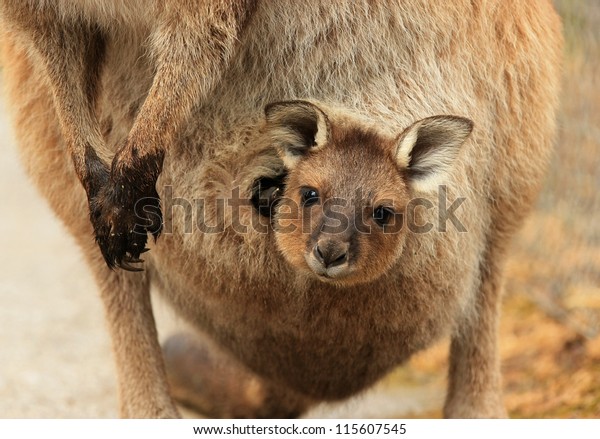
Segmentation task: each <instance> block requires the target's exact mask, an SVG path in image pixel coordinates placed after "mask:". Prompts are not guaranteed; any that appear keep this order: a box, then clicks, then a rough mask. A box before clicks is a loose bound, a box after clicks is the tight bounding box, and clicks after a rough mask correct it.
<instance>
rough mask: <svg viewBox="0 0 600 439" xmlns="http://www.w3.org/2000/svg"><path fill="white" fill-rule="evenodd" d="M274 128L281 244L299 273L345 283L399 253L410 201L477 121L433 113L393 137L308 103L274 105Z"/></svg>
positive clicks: (445, 166) (371, 273) (446, 164)
mask: <svg viewBox="0 0 600 439" xmlns="http://www.w3.org/2000/svg"><path fill="white" fill-rule="evenodd" d="M266 115H267V128H266V131H267V134H268V136H269V139H270V141H271V143H272V144H273V145H274V146H275V147H276V148H277V150H278V152H279V155H280V156H281V158H282V160H283V161H284V164H285V166H286V168H287V170H288V178H287V180H286V184H285V190H284V193H283V197H282V198H281V200H280V202H279V203H278V205H277V208H276V214H275V232H276V240H277V245H278V247H279V250H280V251H281V253H282V254H283V256H284V257H285V258H286V260H287V261H288V262H289V263H290V264H291V265H292V266H294V267H295V268H296V269H298V270H299V271H301V272H305V273H308V274H309V275H311V276H316V277H317V278H318V279H320V280H322V281H324V282H331V283H334V284H337V285H340V286H347V285H352V284H357V283H363V282H370V281H373V280H375V279H377V278H379V277H380V276H382V275H383V274H385V273H386V272H387V271H388V270H389V269H390V268H391V267H392V266H393V265H394V263H396V261H397V260H398V258H399V256H400V255H401V253H402V248H403V243H404V240H405V237H406V233H407V232H406V227H403V220H404V218H406V212H405V210H406V206H407V204H408V202H409V201H410V197H411V194H412V193H414V192H415V191H417V192H418V191H426V190H429V189H431V188H432V187H434V184H435V183H436V181H438V180H439V179H440V178H441V175H443V173H445V172H448V171H449V169H450V168H451V166H452V163H453V161H454V158H455V157H456V156H457V155H458V151H459V148H460V146H461V145H462V143H463V142H464V141H465V139H466V138H467V137H468V135H469V134H470V132H471V129H472V123H471V122H470V121H469V120H468V119H463V118H458V117H454V116H436V117H431V118H427V119H423V120H421V121H418V122H416V123H415V124H413V125H411V126H410V127H409V128H407V129H406V130H405V131H404V132H402V133H401V134H400V135H398V136H397V137H395V138H391V137H388V136H385V135H383V134H380V133H378V132H376V131H375V130H373V129H371V128H366V127H363V126H361V125H360V124H359V123H356V122H350V123H348V122H343V123H337V124H336V123H335V122H336V121H333V120H330V118H329V116H328V115H327V114H326V113H325V112H324V111H323V110H321V109H320V108H319V107H317V106H316V105H314V104H311V103H308V102H304V101H293V102H283V103H277V104H271V105H269V106H268V107H267V109H266Z"/></svg>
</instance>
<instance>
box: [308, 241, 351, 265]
mask: <svg viewBox="0 0 600 439" xmlns="http://www.w3.org/2000/svg"><path fill="white" fill-rule="evenodd" d="M348 247H349V244H348V243H347V242H341V241H335V240H332V239H323V240H320V241H319V242H318V243H317V245H315V248H314V250H313V253H314V255H315V258H316V259H317V260H318V261H319V262H320V263H321V264H323V266H324V267H325V268H330V267H336V266H338V265H342V264H343V263H345V262H346V261H347V260H348Z"/></svg>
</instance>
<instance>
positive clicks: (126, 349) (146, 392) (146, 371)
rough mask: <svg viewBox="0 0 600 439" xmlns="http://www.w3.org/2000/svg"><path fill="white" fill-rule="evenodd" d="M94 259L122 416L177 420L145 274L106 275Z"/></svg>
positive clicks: (121, 272)
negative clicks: (116, 377)
mask: <svg viewBox="0 0 600 439" xmlns="http://www.w3.org/2000/svg"><path fill="white" fill-rule="evenodd" d="M96 259H97V260H96V262H95V263H93V264H92V268H93V269H94V272H95V274H96V279H97V281H98V284H99V285H100V291H101V297H102V300H103V303H104V306H105V311H106V318H107V322H108V328H109V331H110V335H111V340H112V344H113V351H114V355H115V361H116V365H117V376H118V385H119V402H120V414H121V416H122V417H127V418H175V417H179V414H178V412H177V409H176V408H175V405H174V403H173V400H172V399H171V396H170V394H169V387H168V384H167V379H166V372H165V367H164V362H163V357H162V351H161V349H160V345H159V343H158V337H157V332H156V325H155V322H154V315H153V313H152V306H151V303H150V288H149V281H148V275H147V273H146V272H143V273H129V272H126V271H110V270H108V269H107V268H106V266H105V265H104V264H103V262H102V261H101V260H100V259H99V258H96Z"/></svg>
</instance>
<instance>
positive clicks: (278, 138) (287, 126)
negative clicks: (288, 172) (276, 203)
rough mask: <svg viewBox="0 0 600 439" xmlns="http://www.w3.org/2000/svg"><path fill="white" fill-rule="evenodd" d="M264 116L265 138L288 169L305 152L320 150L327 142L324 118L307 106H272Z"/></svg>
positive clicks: (294, 103)
mask: <svg viewBox="0 0 600 439" xmlns="http://www.w3.org/2000/svg"><path fill="white" fill-rule="evenodd" d="M265 116H266V118H267V125H266V130H267V135H268V136H269V138H270V141H271V143H272V145H273V146H275V147H276V148H277V151H278V153H279V156H280V157H281V159H282V160H283V164H284V165H285V167H286V168H288V169H292V168H293V167H294V166H295V165H296V164H297V162H298V161H299V160H300V158H302V156H303V155H305V154H306V153H307V152H309V151H315V150H317V149H319V148H322V147H323V146H325V145H326V144H327V142H328V140H329V135H330V129H329V120H328V119H327V115H326V114H325V113H324V112H323V110H321V109H320V108H319V107H317V106H316V105H314V104H311V103H310V102H307V101H286V102H274V103H271V104H269V105H267V106H266V108H265Z"/></svg>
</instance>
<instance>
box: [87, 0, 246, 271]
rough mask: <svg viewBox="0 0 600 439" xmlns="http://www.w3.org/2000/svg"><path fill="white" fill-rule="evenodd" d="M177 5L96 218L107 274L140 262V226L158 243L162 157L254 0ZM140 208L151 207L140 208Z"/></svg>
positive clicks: (169, 7)
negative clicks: (132, 259) (112, 268)
mask: <svg viewBox="0 0 600 439" xmlns="http://www.w3.org/2000/svg"><path fill="white" fill-rule="evenodd" d="M171 3H177V5H174V4H171ZM178 3H180V2H166V4H165V5H164V7H165V11H164V18H163V20H162V25H161V26H159V27H158V28H157V29H156V31H155V32H154V33H153V35H152V36H151V51H152V53H153V55H154V57H155V59H156V66H157V70H156V75H155V77H154V80H153V83H152V86H151V88H150V91H149V93H148V96H147V97H146V99H145V101H144V103H143V105H142V107H141V108H140V111H139V113H138V115H137V117H136V120H135V122H134V125H133V127H132V129H131V131H130V132H129V135H128V136H127V139H126V140H125V142H124V144H123V145H122V146H121V148H119V150H118V151H117V154H116V155H115V157H114V159H113V162H112V166H111V173H110V181H109V184H108V186H107V187H106V188H104V189H103V190H102V192H101V194H100V197H99V201H98V203H97V204H96V205H95V206H94V210H93V212H92V215H93V216H97V217H98V218H99V222H101V223H103V227H99V228H97V229H96V233H97V235H96V237H97V239H98V242H99V244H100V247H101V249H102V252H103V254H104V255H105V257H106V258H107V262H108V263H109V265H110V266H113V265H122V261H123V259H124V257H125V256H126V254H127V253H129V254H131V255H133V256H134V257H137V256H138V255H139V253H138V250H139V248H138V246H136V244H137V243H138V241H139V239H137V237H136V236H135V235H136V234H135V233H134V235H133V236H132V235H131V231H132V230H134V231H135V230H136V227H137V228H139V226H140V224H139V221H140V218H142V219H145V220H146V221H147V222H146V223H145V224H143V227H142V229H141V232H142V233H144V232H145V230H148V231H150V232H151V233H152V234H153V235H154V237H155V238H156V237H157V236H158V235H159V233H160V227H161V225H162V213H161V211H160V207H159V203H158V194H157V193H156V189H155V186H156V180H157V178H158V176H159V174H160V172H161V170H162V165H163V159H164V156H165V153H166V152H167V151H168V149H169V147H170V146H171V144H172V143H173V141H174V138H175V136H176V134H177V133H178V130H179V128H180V127H181V125H182V124H183V123H184V122H185V121H186V119H187V118H188V117H189V115H190V113H191V110H192V108H193V106H194V105H195V104H197V103H201V102H202V101H203V100H204V99H205V98H206V97H207V96H208V94H209V93H210V91H211V90H212V89H213V87H214V86H215V84H216V83H217V81H218V80H219V78H220V77H221V76H222V74H223V72H224V70H225V69H226V67H227V65H228V62H229V60H230V58H231V56H232V54H233V53H234V51H235V49H236V47H237V43H238V41H239V40H238V37H239V35H240V33H241V32H242V30H243V28H244V24H245V23H246V21H247V19H248V17H249V16H250V13H251V10H252V8H253V4H254V0H246V1H241V2H231V1H220V2H219V1H216V2H215V1H212V2H191V3H190V6H189V7H185V6H183V7H182V6H181V5H179V4H178ZM140 200H146V201H147V202H145V203H141V204H138V205H136V203H139V202H140ZM149 207H150V208H151V209H152V210H151V211H150V212H148V213H147V212H145V210H148V208H149ZM120 237H125V239H123V240H121V239H119V238H120Z"/></svg>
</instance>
